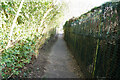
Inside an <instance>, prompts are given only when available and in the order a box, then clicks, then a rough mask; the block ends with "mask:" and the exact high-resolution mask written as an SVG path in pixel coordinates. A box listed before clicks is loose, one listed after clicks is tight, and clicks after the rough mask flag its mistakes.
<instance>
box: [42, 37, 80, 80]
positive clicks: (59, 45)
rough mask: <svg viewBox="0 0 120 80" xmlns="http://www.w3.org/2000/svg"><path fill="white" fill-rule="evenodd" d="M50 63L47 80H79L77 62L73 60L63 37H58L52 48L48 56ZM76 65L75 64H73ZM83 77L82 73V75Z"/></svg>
mask: <svg viewBox="0 0 120 80" xmlns="http://www.w3.org/2000/svg"><path fill="white" fill-rule="evenodd" d="M48 61H49V63H48V64H47V65H46V67H45V69H46V71H45V74H44V76H43V77H45V78H78V75H77V74H76V73H74V72H75V69H77V68H76V67H75V65H76V64H75V63H76V62H75V60H73V58H72V56H71V54H70V52H69V50H68V48H67V46H66V43H65V41H64V40H63V35H59V36H58V40H57V41H56V42H55V44H54V45H53V47H52V48H51V52H50V53H49V56H48ZM73 63H74V64H73ZM81 76H82V73H81ZM79 77H80V76H79Z"/></svg>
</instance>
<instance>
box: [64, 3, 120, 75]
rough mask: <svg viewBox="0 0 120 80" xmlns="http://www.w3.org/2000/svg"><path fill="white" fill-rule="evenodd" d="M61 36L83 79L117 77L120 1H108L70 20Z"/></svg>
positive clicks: (119, 71)
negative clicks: (83, 75) (84, 77)
mask: <svg viewBox="0 0 120 80" xmlns="http://www.w3.org/2000/svg"><path fill="white" fill-rule="evenodd" d="M64 33H65V35H64V38H65V40H66V42H67V45H68V47H69V48H70V50H71V51H72V53H73V55H74V56H75V58H76V60H77V62H78V64H79V65H80V67H81V68H82V71H83V72H84V74H85V75H86V77H119V74H120V59H119V57H120V54H119V53H120V51H119V49H120V2H107V3H105V4H103V5H101V6H99V7H95V8H93V9H92V10H91V11H89V12H87V13H85V14H83V15H81V16H80V17H78V18H72V19H70V20H69V21H67V22H66V23H65V25H64Z"/></svg>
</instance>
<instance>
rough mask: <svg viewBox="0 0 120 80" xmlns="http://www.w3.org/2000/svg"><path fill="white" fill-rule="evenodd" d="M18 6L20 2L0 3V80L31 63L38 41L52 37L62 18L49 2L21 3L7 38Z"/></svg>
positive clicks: (50, 1) (58, 9) (58, 7)
mask: <svg viewBox="0 0 120 80" xmlns="http://www.w3.org/2000/svg"><path fill="white" fill-rule="evenodd" d="M19 6H20V1H10V2H9V1H3V2H0V54H1V55H2V59H0V60H1V63H0V65H1V68H0V70H2V76H3V78H9V77H11V76H12V75H18V74H19V72H20V69H21V68H23V67H24V66H25V64H26V63H29V62H30V61H31V56H32V55H35V54H36V53H35V50H36V49H38V47H37V48H36V46H37V45H38V43H40V40H41V39H42V38H43V37H45V38H49V37H50V36H51V34H53V33H51V30H54V29H55V28H56V27H57V26H58V25H59V24H60V22H59V21H57V20H58V17H61V16H62V15H61V14H62V13H61V12H60V10H61V5H54V4H53V1H52V0H46V1H45V0H40V1H36V2H35V1H25V2H23V5H22V8H21V10H20V13H19V16H18V17H17V21H16V22H15V27H14V28H13V32H12V38H11V39H10V38H9V37H10V36H9V35H10V31H11V27H12V25H13V20H14V18H15V16H16V13H17V11H18V8H19ZM50 9H51V11H49V13H47V14H46V12H47V11H48V10H50ZM45 14H46V16H45ZM42 21H43V22H42ZM53 22H54V23H53ZM41 24H42V25H41ZM54 31H55V30H54ZM45 35H46V36H45ZM9 41H10V46H8V42H9ZM41 42H42V41H41ZM43 42H44V41H43ZM6 46H8V48H6Z"/></svg>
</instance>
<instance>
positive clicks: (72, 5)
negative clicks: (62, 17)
mask: <svg viewBox="0 0 120 80" xmlns="http://www.w3.org/2000/svg"><path fill="white" fill-rule="evenodd" d="M64 1H65V2H66V3H67V5H68V6H69V13H65V14H67V15H68V16H69V17H73V16H75V17H77V16H80V15H81V14H84V13H86V12H87V11H89V10H91V9H92V8H94V7H96V6H100V5H102V4H103V3H105V2H108V1H110V0H64Z"/></svg>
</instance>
